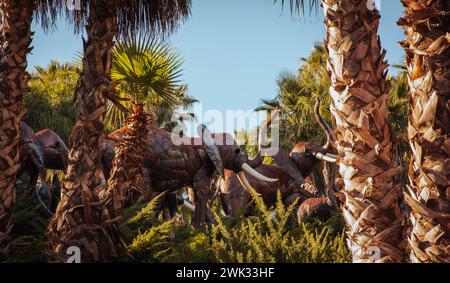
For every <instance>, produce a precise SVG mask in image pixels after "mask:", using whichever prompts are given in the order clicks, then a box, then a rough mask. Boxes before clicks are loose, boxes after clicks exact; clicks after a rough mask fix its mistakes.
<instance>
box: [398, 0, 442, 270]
mask: <svg viewBox="0 0 450 283" xmlns="http://www.w3.org/2000/svg"><path fill="white" fill-rule="evenodd" d="M402 3H403V5H404V7H405V12H404V16H403V18H402V19H400V20H399V22H398V23H399V25H401V26H402V27H403V28H404V30H405V34H406V36H407V38H406V40H405V41H403V42H402V46H403V47H404V49H405V52H406V66H407V71H408V82H409V89H410V91H409V100H410V103H411V114H410V116H409V126H408V139H409V142H410V146H411V150H412V152H413V161H412V164H411V166H410V169H409V172H408V174H409V179H410V186H408V191H407V193H406V194H405V199H406V202H407V203H408V204H409V205H410V206H411V208H412V212H411V214H410V220H411V223H412V227H411V230H410V231H409V237H408V251H409V259H410V261H411V262H441V263H443V262H446V263H449V262H450V253H449V243H450V225H449V222H450V69H449V68H450V67H449V62H450V61H449V60H450V59H449V58H450V36H449V35H450V14H449V11H450V3H449V1H445V0H436V1H422V0H417V1H402Z"/></svg>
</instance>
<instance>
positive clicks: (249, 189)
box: [236, 171, 261, 196]
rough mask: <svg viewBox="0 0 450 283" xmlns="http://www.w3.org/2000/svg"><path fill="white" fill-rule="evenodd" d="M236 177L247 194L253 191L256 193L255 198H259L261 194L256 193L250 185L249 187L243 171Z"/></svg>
mask: <svg viewBox="0 0 450 283" xmlns="http://www.w3.org/2000/svg"><path fill="white" fill-rule="evenodd" d="M236 177H237V178H238V180H239V182H240V183H241V185H242V186H243V187H244V189H245V190H246V191H247V192H249V193H250V194H251V192H252V191H253V192H255V193H256V195H257V196H261V194H260V193H258V192H256V190H255V189H254V188H253V187H252V185H250V183H249V182H248V180H247V177H246V176H245V173H244V172H243V171H241V172H239V173H237V175H236Z"/></svg>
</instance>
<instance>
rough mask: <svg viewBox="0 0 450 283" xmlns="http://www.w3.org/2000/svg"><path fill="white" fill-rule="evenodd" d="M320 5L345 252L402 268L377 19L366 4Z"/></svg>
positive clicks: (328, 1)
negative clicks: (341, 183) (340, 185)
mask: <svg viewBox="0 0 450 283" xmlns="http://www.w3.org/2000/svg"><path fill="white" fill-rule="evenodd" d="M283 2H284V1H283ZM304 2H305V1H303V0H297V1H295V4H296V5H295V7H296V8H297V10H299V11H300V10H303V7H304V4H305V3H304ZM312 2H313V4H318V1H312ZM290 3H291V4H294V1H290ZM310 4H311V1H310ZM321 4H322V6H323V9H324V12H325V22H324V23H325V29H326V34H327V35H326V41H325V47H326V50H327V52H328V54H329V59H328V71H329V73H330V77H331V87H330V96H331V97H332V99H333V103H332V104H331V106H330V109H331V112H332V115H333V116H334V119H335V121H336V136H337V138H338V152H339V158H340V166H339V167H340V168H339V171H340V174H341V176H342V178H343V180H344V194H345V197H346V200H345V203H344V205H343V215H344V218H345V220H346V223H347V236H348V246H349V248H350V250H351V251H352V254H353V261H354V262H372V261H374V260H375V261H376V262H401V261H403V251H402V250H403V245H402V237H401V232H402V226H401V220H402V217H401V213H400V209H399V199H400V198H401V194H402V193H401V189H400V187H399V186H396V185H394V176H395V175H397V174H398V173H400V172H401V171H402V169H400V168H395V167H393V142H392V131H391V127H390V126H389V123H388V111H387V102H388V97H387V92H388V84H387V78H386V76H387V74H386V73H387V72H386V68H387V63H386V62H385V60H384V56H385V51H383V50H382V49H381V44H380V40H379V38H378V35H377V31H378V25H379V18H380V15H379V12H378V11H377V10H376V9H369V8H368V6H367V1H366V0H352V1H350V0H322V1H321ZM373 253H375V257H376V258H374V254H373Z"/></svg>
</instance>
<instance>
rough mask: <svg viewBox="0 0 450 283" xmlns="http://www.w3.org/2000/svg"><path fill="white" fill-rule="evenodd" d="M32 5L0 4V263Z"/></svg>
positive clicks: (21, 1)
mask: <svg viewBox="0 0 450 283" xmlns="http://www.w3.org/2000/svg"><path fill="white" fill-rule="evenodd" d="M34 7H35V4H34V1H28V0H1V1H0V11H1V17H2V26H1V36H2V37H3V40H1V44H2V46H1V47H0V72H1V77H0V261H2V260H3V259H5V258H6V256H7V254H8V252H9V241H8V240H9V233H10V231H11V229H12V219H11V218H12V210H13V206H14V201H15V198H16V194H15V187H16V186H15V183H16V173H17V170H18V169H19V167H20V159H19V142H20V120H21V119H22V117H23V116H24V115H25V112H26V109H25V107H24V105H23V104H22V95H23V93H24V92H25V91H26V89H27V84H28V75H27V73H26V68H27V54H28V53H29V52H30V51H31V49H32V48H30V44H31V38H32V36H33V33H32V32H31V21H32V18H33V10H34Z"/></svg>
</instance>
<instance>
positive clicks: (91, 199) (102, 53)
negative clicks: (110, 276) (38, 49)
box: [49, 0, 118, 262]
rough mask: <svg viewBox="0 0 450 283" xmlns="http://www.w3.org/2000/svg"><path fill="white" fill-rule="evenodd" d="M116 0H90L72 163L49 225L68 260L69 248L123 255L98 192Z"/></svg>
mask: <svg viewBox="0 0 450 283" xmlns="http://www.w3.org/2000/svg"><path fill="white" fill-rule="evenodd" d="M111 6H113V5H110V1H107V0H98V1H89V11H90V12H89V18H88V23H87V27H86V31H87V41H85V42H84V57H83V73H82V75H81V84H80V87H79V89H78V90H77V91H76V95H77V100H78V111H79V113H78V117H77V123H76V125H75V127H74V130H73V131H72V134H71V136H70V144H71V148H70V153H69V166H68V169H67V174H66V176H65V178H64V180H63V186H62V198H61V201H60V203H59V205H58V208H57V211H56V214H55V217H54V218H53V219H52V221H51V223H50V225H49V238H50V245H51V248H52V250H53V253H52V255H53V260H54V261H57V262H58V261H64V260H65V258H66V257H67V256H66V253H67V248H68V247H70V246H76V247H78V248H80V250H81V261H82V262H98V261H102V262H105V261H110V260H111V258H113V257H115V256H116V255H117V253H116V249H115V243H114V242H113V241H111V236H110V235H109V233H108V231H109V229H108V228H109V224H108V223H105V222H104V221H103V208H104V205H103V203H102V202H101V201H100V199H99V196H98V192H99V191H100V190H101V187H102V186H105V185H106V184H105V180H104V177H103V174H102V171H101V167H100V158H101V154H102V152H101V149H100V142H101V141H100V136H101V134H102V132H103V120H104V117H105V111H106V99H105V96H107V95H108V94H109V93H110V92H111V91H112V90H113V85H112V84H111V82H110V69H111V52H112V48H113V46H114V36H115V35H116V33H117V28H118V27H117V23H116V14H115V10H114V8H113V7H111Z"/></svg>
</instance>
